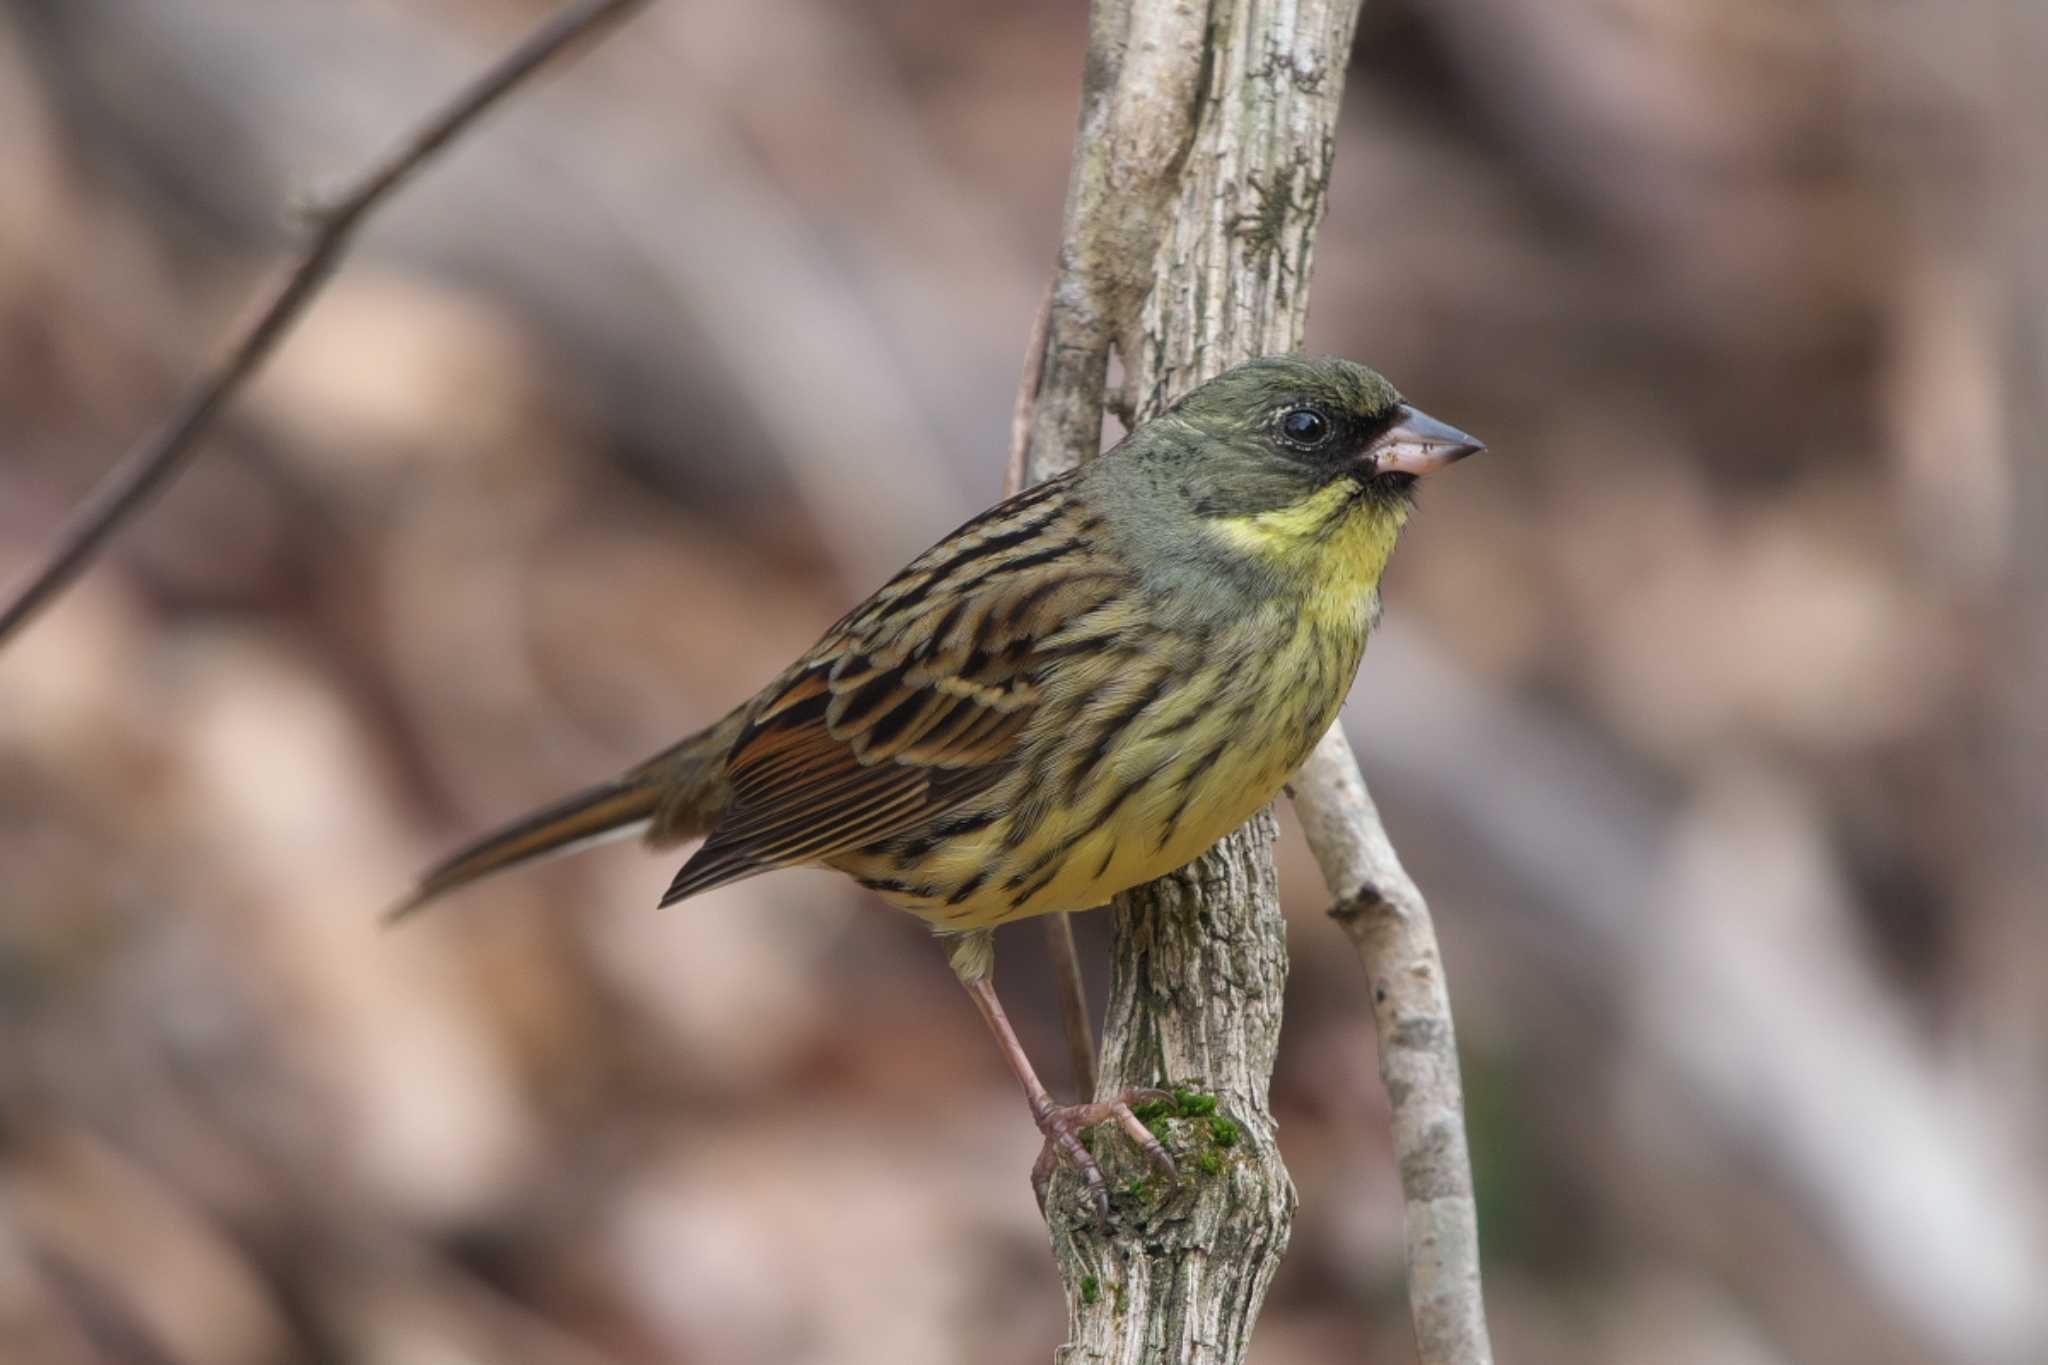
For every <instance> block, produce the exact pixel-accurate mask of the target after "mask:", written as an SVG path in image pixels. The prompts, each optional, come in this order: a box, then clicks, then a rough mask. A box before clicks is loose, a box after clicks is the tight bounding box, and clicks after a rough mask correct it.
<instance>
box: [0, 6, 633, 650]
mask: <svg viewBox="0 0 2048 1365" xmlns="http://www.w3.org/2000/svg"><path fill="white" fill-rule="evenodd" d="M646 2H647V0H581V2H580V3H577V4H573V5H569V6H567V7H566V8H564V9H562V10H560V11H559V12H557V13H556V14H554V15H552V16H550V17H549V18H548V20H547V21H546V22H545V23H543V24H542V25H541V26H540V27H539V28H537V29H535V30H534V32H533V33H532V34H530V35H529V36H528V37H527V38H526V40H525V41H523V42H522V43H520V44H519V46H518V47H516V48H514V49H512V51H510V52H508V53H506V54H505V56H504V57H503V58H501V59H500V60H499V61H498V62H497V64H496V65H494V66H492V67H491V68H490V69H489V70H488V71H486V72H484V74H483V75H482V76H480V77H478V78H477V79H476V80H475V81H474V82H472V83H471V84H470V86H469V87H468V88H467V89H465V90H464V91H462V92H461V93H460V94H458V95H457V96H456V97H455V98H454V99H453V100H451V101H449V103H448V104H447V105H446V106H444V107H443V108H442V109H441V110H440V112H439V113H437V114H435V115H434V116H433V117H432V118H430V119H428V120H427V121H426V122H425V123H422V124H420V125H419V126H418V127H416V128H415V129H414V130H413V131H412V132H411V133H410V134H409V135H408V136H407V137H406V138H404V139H403V140H402V141H401V142H400V143H399V144H398V145H397V146H396V147H394V148H393V149H392V150H391V151H390V152H389V153H388V154H386V156H385V157H384V158H383V159H382V160H381V161H379V162H377V163H376V164H375V165H373V166H372V167H371V169H370V170H369V172H368V173H367V174H366V175H364V176H363V177H362V178H361V179H360V180H359V181H357V182H356V184H355V185H354V186H353V187H352V188H350V189H349V190H347V191H346V192H344V193H343V194H341V195H340V196H338V197H337V198H335V199H333V200H331V201H329V202H328V203H326V204H324V205H321V206H319V207H317V208H315V209H314V210H313V211H312V213H311V214H309V215H308V216H309V218H310V219H311V221H312V222H313V223H314V224H315V230H314V232H313V235H312V238H311V239H310V240H309V241H308V242H307V243H306V246H305V248H304V250H303V251H302V253H301V255H300V257H299V260H298V262H297V264H296V265H294V266H293V267H292V269H291V272H290V273H289V274H288V275H286V276H285V277H284V279H283V280H282V281H281V282H280V283H279V284H278V285H277V286H276V288H275V291H274V292H273V293H272V294H271V296H270V301H269V302H268V303H267V304H266V305H265V306H264V307H263V309H262V311H261V312H259V313H258V314H257V315H256V317H255V319H254V321H252V322H251V323H249V324H248V325H247V326H246V327H245V328H244V329H243V331H242V332H241V333H240V335H238V336H237V337H236V338H235V340H234V342H233V343H232V344H231V345H230V346H229V348H228V350H227V353H226V354H225V355H224V356H223V357H222V358H221V360H220V361H219V362H218V363H217V364H216V365H215V366H214V367H213V368H212V369H211V370H209V371H208V372H207V373H206V374H205V375H203V376H202V377H201V378H200V379H198V380H197V381H196V382H194V383H193V384H192V385H191V386H190V387H188V388H187V389H186V390H185V393H184V395H183V396H182V397H180V398H179V400H178V405H177V407H176V408H175V409H173V410H172V413H171V416H170V417H169V418H168V419H167V420H166V421H165V422H164V423H163V425H162V426H160V427H158V428H157V429H156V430H155V431H154V432H152V433H150V435H149V436H148V437H146V438H145V439H144V440H142V441H141V442H140V443H138V444H136V445H135V446H133V447H131V448H130V449H129V451H128V453H127V454H126V455H124V456H122V458H121V461H120V463H118V464H116V465H115V466H114V468H113V469H112V470H111V471H110V472H109V473H108V474H107V475H106V477H105V478H103V479H102V480H101V481H100V483H99V486H98V487H96V488H95V489H93V491H92V493H91V494H90V495H89V496H88V497H87V498H86V500H85V501H84V502H83V503H82V504H80V506H79V507H78V509H77V510H76V511H75V512H73V513H72V515H71V517H70V518H69V520H68V521H66V523H65V524H64V526H63V527H62V528H61V529H60V530H59V531H58V533H57V537H56V541H55V543H54V544H53V545H52V546H51V547H50V549H49V550H48V552H47V553H46V554H45V556H44V558H43V560H42V562H41V563H40V564H39V565H38V566H37V568H36V569H35V570H34V572H32V573H31V574H30V575H29V577H28V580H27V581H26V582H24V583H23V584H22V585H21V587H19V588H18V589H16V590H15V593H14V595H13V597H12V598H11V599H10V600H9V601H8V602H7V604H6V606H5V607H4V608H0V645H4V644H5V643H6V641H7V640H8V639H9V638H10V637H12V636H13V634H14V633H15V631H17V630H19V629H20V628H21V626H22V625H23V624H25V623H26V622H27V621H28V620H29V619H30V618H31V617H32V616H34V615H35V613H36V612H37V611H39V610H40V609H41V608H42V607H43V606H45V605H46V604H47V603H48V602H49V600H50V599H51V598H52V597H54V596H56V595H57V593H59V592H61V591H62V590H63V589H64V588H65V587H66V586H68V585H69V584H70V583H71V581H72V580H73V579H75V578H76V577H78V575H79V574H80V573H82V572H84V570H85V568H86V566H87V565H88V564H90V563H91V562H92V559H93V557H94V556H95V555H96V554H98V553H99V551H100V550H101V549H102V548H104V546H105V545H106V543H107V541H108V539H109V538H110V537H112V535H113V534H114V532H116V531H117V530H119V529H120V528H121V527H122V526H123V525H124V524H125V523H126V522H127V521H128V520H129V519H130V518H131V517H133V516H134V515H135V514H136V513H137V512H139V511H141V510H142V508H143V507H144V506H145V505H146V504H147V503H148V502H149V500H150V498H151V497H153V496H154V495H155V494H156V493H158V492H159V491H161V490H162V489H163V487H164V486H165V485H166V484H168V483H169V482H170V480H171V478H172V477H173V476H174V475H175V474H176V473H177V472H178V471H179V470H180V469H181V468H183V466H184V464H185V462H186V461H187V460H188V459H190V458H191V456H192V453H193V452H194V450H195V449H196V448H197V444H198V438H199V437H200V435H202V434H203V433H204V432H205V431H206V429H207V427H208V426H210V425H211V424H212V422H213V420H214V418H216V417H217V416H219V414H220V412H221V410H222V409H223V408H225V407H226V406H227V404H228V401H229V400H230V399H232V398H233V397H234V395H235V393H236V392H237V390H239V389H240V388H241V386H242V384H243V383H244V382H245V381H247V380H248V378H249V377H250V376H251V375H253V374H254V373H255V372H256V371H257V369H259V368H260V367H261V366H262V364H263V362H264V361H265V360H267V359H268V358H269V356H270V353H271V352H272V351H274V350H276V349H277V346H278V343H279V342H281V341H282V340H283V339H284V337H285V335H286V334H287V333H288V332H289V331H290V330H291V328H292V326H293V324H294V323H296V322H297V321H298V319H299V316H300V314H302V313H303V312H305V310H306V306H307V305H308V304H309V303H311V302H312V300H313V297H314V296H315V295H316V294H317V293H319V291H320V287H321V285H322V284H324V283H325V282H326V280H327V277H328V276H329V275H331V274H333V272H334V270H335V268H336V267H337V266H338V265H339V264H340V263H341V258H342V256H343V255H344V254H345V253H346V251H347V250H348V246H349V240H350V238H351V237H352V236H353V235H354V233H355V230H356V229H357V228H358V227H360V226H361V225H362V223H363V220H364V219H365V218H366V217H368V215H369V213H370V211H371V210H372V209H374V208H376V207H377V206H378V204H379V203H381V202H382V201H383V200H384V199H385V198H386V197H388V196H389V195H390V194H391V193H392V191H394V190H396V189H397V188H398V187H399V186H400V185H402V184H404V183H405V181H406V180H407V179H408V178H410V177H411V175H412V174H413V172H415V171H417V170H418V169H419V168H420V167H421V166H422V165H423V164H424V163H425V162H426V161H427V160H428V158H430V157H432V156H433V155H434V154H435V153H436V152H438V151H440V150H441V149H442V148H443V147H445V146H447V145H448V143H450V142H451V141H453V140H454V139H455V137H456V136H457V135H458V134H460V133H461V132H462V131H463V130H464V129H466V128H468V127H469V125H470V124H472V123H474V122H475V121H476V119H477V117H478V116H479V115H481V114H482V113H483V112H484V111H485V110H487V109H489V108H490V107H491V106H492V105H494V104H496V103H497V102H498V101H499V100H501V99H503V98H504V97H505V96H506V95H507V94H509V93H510V92H511V91H512V90H513V89H514V88H515V87H517V86H518V85H519V84H520V83H521V82H523V81H524V80H525V79H526V78H527V77H528V76H530V75H532V74H533V73H534V72H535V71H536V70H538V69H539V68H540V67H542V66H544V65H546V64H547V62H548V61H549V60H551V59H552V58H553V57H555V56H556V55H557V54H558V53H560V52H561V51H562V50H563V49H564V48H567V47H569V46H571V45H572V44H574V43H575V42H576V41H577V40H578V39H580V38H583V37H585V36H586V35H588V34H590V33H591V32H593V31H594V30H596V29H598V28H599V27H601V26H602V25H605V24H607V23H612V22H616V21H617V20H620V19H623V18H624V17H625V16H626V15H627V14H629V13H630V12H632V11H633V10H635V9H638V8H639V7H640V6H641V5H643V4H645V3H646Z"/></svg>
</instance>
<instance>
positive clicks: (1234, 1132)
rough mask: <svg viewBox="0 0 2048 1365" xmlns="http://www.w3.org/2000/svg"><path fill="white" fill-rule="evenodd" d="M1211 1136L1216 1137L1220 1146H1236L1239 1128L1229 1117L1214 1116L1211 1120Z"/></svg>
mask: <svg viewBox="0 0 2048 1365" xmlns="http://www.w3.org/2000/svg"><path fill="white" fill-rule="evenodd" d="M1209 1136H1210V1137H1211V1138H1213V1139H1215V1141H1216V1145H1217V1146H1218V1147H1235V1146H1237V1139H1238V1137H1239V1129H1238V1126H1237V1125H1236V1124H1235V1123H1233V1122H1231V1121H1230V1120H1229V1119H1226V1118H1213V1119H1210V1120H1209Z"/></svg>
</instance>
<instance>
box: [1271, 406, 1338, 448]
mask: <svg viewBox="0 0 2048 1365" xmlns="http://www.w3.org/2000/svg"><path fill="white" fill-rule="evenodd" d="M1280 434H1281V435H1282V436H1285V437H1286V438H1287V439H1288V440H1290V441H1293V442H1294V443H1296V444H1297V445H1305V446H1318V445H1321V444H1322V443H1323V442H1324V441H1326V440H1328V439H1329V435H1330V419H1329V418H1327V417H1325V416H1323V414H1321V413H1320V412H1317V411H1316V410H1315V409H1314V408H1294V409H1291V410H1290V411H1288V412H1286V413H1283V414H1282V415H1281V417H1280Z"/></svg>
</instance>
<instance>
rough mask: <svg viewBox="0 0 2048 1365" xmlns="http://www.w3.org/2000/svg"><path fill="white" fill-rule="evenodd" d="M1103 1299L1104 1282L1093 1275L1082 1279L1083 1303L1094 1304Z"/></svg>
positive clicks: (1084, 1276)
mask: <svg viewBox="0 0 2048 1365" xmlns="http://www.w3.org/2000/svg"><path fill="white" fill-rule="evenodd" d="M1101 1297H1102V1281H1100V1280H1098V1279H1096V1278H1095V1277H1094V1276H1093V1275H1083V1276H1082V1277H1081V1302H1083V1303H1087V1304H1092V1303H1094V1302H1095V1301H1096V1300H1097V1299H1099V1298H1101Z"/></svg>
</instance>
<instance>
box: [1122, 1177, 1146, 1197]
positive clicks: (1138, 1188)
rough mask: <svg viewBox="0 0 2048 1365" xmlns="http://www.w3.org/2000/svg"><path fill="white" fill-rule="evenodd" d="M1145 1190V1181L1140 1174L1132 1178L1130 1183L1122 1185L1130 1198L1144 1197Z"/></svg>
mask: <svg viewBox="0 0 2048 1365" xmlns="http://www.w3.org/2000/svg"><path fill="white" fill-rule="evenodd" d="M1145 1192H1146V1187H1145V1181H1144V1178H1143V1177H1142V1176H1141V1177H1139V1178H1138V1179H1136V1180H1133V1181H1132V1182H1131V1183H1130V1184H1128V1185H1126V1186H1124V1194H1125V1195H1127V1196H1128V1197H1130V1198H1132V1199H1143V1198H1144V1197H1145Z"/></svg>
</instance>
